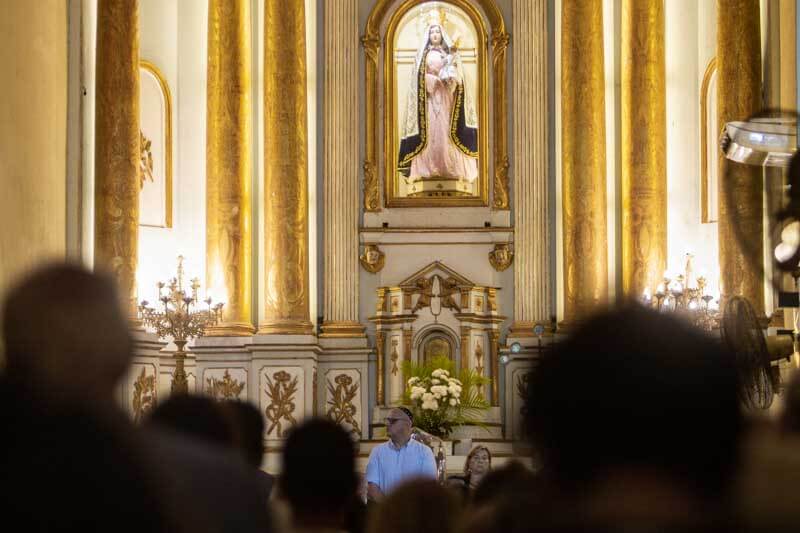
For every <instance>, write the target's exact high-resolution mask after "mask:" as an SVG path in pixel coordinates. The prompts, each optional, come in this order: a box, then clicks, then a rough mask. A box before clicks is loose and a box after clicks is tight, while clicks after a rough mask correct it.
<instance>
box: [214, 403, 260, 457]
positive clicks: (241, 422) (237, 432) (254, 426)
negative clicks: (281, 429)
mask: <svg viewBox="0 0 800 533" xmlns="http://www.w3.org/2000/svg"><path fill="white" fill-rule="evenodd" d="M221 407H222V408H223V410H224V411H225V412H226V414H227V415H228V417H229V418H230V419H231V422H232V424H233V433H234V440H235V443H236V448H237V451H239V452H240V453H241V454H242V456H243V457H244V459H245V461H246V462H247V464H249V465H251V466H252V467H254V468H261V462H262V460H263V458H264V417H263V416H262V415H261V412H260V411H259V410H258V408H257V407H256V406H255V405H253V404H251V403H248V402H242V401H238V400H229V401H225V402H222V404H221Z"/></svg>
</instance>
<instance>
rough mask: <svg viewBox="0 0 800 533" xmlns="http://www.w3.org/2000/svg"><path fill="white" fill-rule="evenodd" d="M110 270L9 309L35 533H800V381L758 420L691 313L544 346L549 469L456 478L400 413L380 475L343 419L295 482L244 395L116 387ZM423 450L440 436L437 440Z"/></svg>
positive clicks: (39, 276) (5, 464)
mask: <svg viewBox="0 0 800 533" xmlns="http://www.w3.org/2000/svg"><path fill="white" fill-rule="evenodd" d="M128 328H129V325H128V323H127V320H126V317H125V316H124V313H123V312H122V311H121V306H120V305H119V298H118V296H117V294H116V292H115V288H114V282H113V281H112V279H111V278H110V277H106V276H104V275H101V274H96V273H91V272H88V271H86V270H84V269H83V268H81V267H77V266H71V265H53V266H49V267H46V268H43V269H41V270H38V271H36V272H35V273H33V274H31V275H30V276H29V277H28V278H27V279H25V280H24V281H23V282H22V283H21V284H19V285H18V286H16V287H14V288H12V289H11V290H10V291H9V292H8V295H7V297H6V299H5V302H4V304H3V307H2V334H3V346H4V360H5V368H4V369H3V372H2V374H0V423H1V424H2V427H3V428H4V437H3V439H2V444H1V445H0V446H2V448H3V450H2V454H0V473H1V474H2V475H1V477H0V478H1V479H2V483H3V485H4V487H3V488H4V491H3V492H4V494H5V496H4V498H3V500H2V503H1V504H0V510H2V516H3V519H4V522H5V523H8V524H11V523H20V524H24V526H23V527H24V528H25V529H26V530H32V531H66V530H69V531H95V530H101V529H102V530H104V531H108V530H111V531H131V532H133V531H136V532H139V533H141V532H146V531H170V532H180V531H186V532H192V533H196V532H217V531H219V532H222V531H225V532H238V531H242V532H245V531H247V532H250V531H261V532H270V531H276V532H279V533H280V532H295V531H296V532H304V531H308V532H315V531H320V532H321V531H350V532H357V533H362V532H370V533H372V532H375V533H377V532H389V533H392V532H395V531H397V532H403V533H407V532H409V531H414V532H423V533H424V532H436V533H450V532H453V533H455V532H465V533H473V532H474V533H483V532H488V531H508V532H516V531H572V530H578V529H579V530H583V531H600V530H603V531H630V530H633V531H638V530H692V531H696V530H700V529H702V530H716V531H730V530H762V529H764V528H767V527H769V528H771V529H776V528H780V527H787V528H794V527H796V526H798V525H800V497H798V496H795V494H797V493H798V490H797V488H798V487H800V422H798V420H800V378H795V379H794V380H793V381H791V382H790V383H789V384H788V385H787V387H786V391H785V392H784V394H783V399H784V402H785V408H784V411H783V415H782V416H781V417H780V419H779V420H778V421H776V422H772V421H765V420H763V419H762V420H757V421H756V420H752V419H751V417H750V416H748V413H745V412H744V411H743V409H742V407H741V404H740V400H739V394H738V392H739V388H738V387H739V384H738V376H737V372H736V368H735V365H734V361H733V358H732V357H730V355H729V354H728V353H727V352H726V351H725V349H724V348H723V347H722V345H721V343H719V342H717V341H716V340H714V339H713V338H711V337H708V336H706V335H705V334H703V333H701V332H699V331H696V330H694V329H692V327H690V326H688V325H686V324H685V323H684V322H682V321H681V320H680V319H679V318H675V317H670V316H665V315H663V314H658V313H655V312H651V311H648V310H644V309H641V308H639V307H635V306H623V307H621V308H618V309H614V310H609V311H607V312H604V313H602V314H598V315H597V316H595V317H594V318H590V319H589V320H587V321H586V322H584V323H583V324H581V325H579V326H578V327H577V328H576V329H575V330H574V331H572V332H571V334H570V335H569V336H568V337H567V338H566V339H565V340H564V341H563V342H560V343H558V345H557V346H556V347H555V348H554V349H553V350H552V351H549V352H547V353H545V354H543V355H542V356H541V358H540V360H539V361H538V362H537V366H536V367H535V369H534V371H533V372H532V374H531V376H530V380H529V383H530V386H529V389H528V398H527V410H526V417H527V419H526V424H527V434H528V435H530V439H531V444H532V449H534V450H535V453H536V455H537V461H536V464H537V465H540V466H539V468H537V469H536V470H535V471H534V470H532V469H531V468H529V467H528V466H525V465H523V464H521V463H517V462H511V463H508V464H506V465H504V466H502V467H499V468H492V454H491V451H490V450H489V449H488V448H486V447H482V446H479V447H476V448H474V449H473V450H472V451H471V452H470V454H469V457H468V458H467V461H466V463H465V466H464V472H463V475H457V476H451V477H450V478H449V479H448V480H447V482H446V483H444V484H442V483H439V481H438V480H437V478H436V470H435V465H433V463H432V461H433V454H432V453H431V452H430V450H429V449H428V448H427V447H425V446H424V445H420V444H419V443H417V442H416V441H414V440H413V439H411V438H410V435H411V429H412V427H413V415H412V413H411V412H409V411H407V410H405V409H402V408H398V409H393V410H392V411H391V412H390V415H389V417H388V418H387V433H388V435H389V437H390V438H389V440H388V441H387V443H386V444H385V445H382V446H380V447H377V448H375V450H373V453H372V456H371V457H370V462H369V465H368V467H367V474H366V475H365V476H364V477H361V476H360V475H359V474H357V472H356V453H357V449H356V445H355V443H354V441H353V439H352V437H351V435H350V434H348V433H347V432H346V431H345V430H344V429H342V428H341V427H340V426H338V425H336V424H335V423H333V422H331V421H328V420H324V419H309V420H306V421H304V422H303V423H301V424H299V425H298V426H297V427H295V428H294V429H293V430H292V431H291V432H290V433H289V435H288V437H287V439H286V441H285V443H284V446H283V457H282V465H281V471H280V475H279V476H278V477H277V479H273V477H272V476H270V475H268V474H266V473H265V472H263V471H262V470H261V468H260V466H261V462H262V459H263V454H264V448H263V440H262V433H263V430H264V427H263V419H262V418H261V414H260V413H259V411H258V409H257V408H255V407H254V406H251V405H249V404H247V403H245V402H238V401H223V402H220V401H215V400H211V399H209V398H205V397H201V396H173V397H171V398H169V399H168V400H166V401H164V402H162V403H161V404H159V405H158V406H157V408H156V409H154V410H153V411H152V413H150V415H149V417H148V418H147V419H146V420H145V421H144V423H143V424H140V425H134V424H133V423H132V422H131V421H130V419H129V417H128V416H127V415H126V414H125V413H124V412H123V411H122V410H121V409H120V408H119V407H118V403H117V400H116V398H115V391H116V387H117V384H118V382H119V380H120V379H121V378H122V376H123V375H125V373H126V370H127V368H128V365H129V364H130V362H131V360H132V356H133V345H132V341H131V337H130V334H129V329H128ZM420 446H421V447H420Z"/></svg>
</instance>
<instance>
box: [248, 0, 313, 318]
mask: <svg viewBox="0 0 800 533" xmlns="http://www.w3.org/2000/svg"><path fill="white" fill-rule="evenodd" d="M305 32H306V27H305V3H304V2H302V1H291V2H286V1H285V0H264V224H265V227H264V257H265V275H264V279H265V287H264V293H265V300H266V301H265V314H264V320H263V321H262V322H261V323H260V324H259V333H264V334H311V333H312V332H313V328H312V324H311V322H310V320H309V274H308V269H309V264H308V154H307V152H308V143H307V137H308V132H307V122H308V119H307V114H306V106H307V102H306V34H305Z"/></svg>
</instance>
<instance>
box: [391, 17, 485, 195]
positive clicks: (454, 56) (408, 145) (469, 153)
mask: <svg viewBox="0 0 800 533" xmlns="http://www.w3.org/2000/svg"><path fill="white" fill-rule="evenodd" d="M414 65H415V70H414V73H415V74H416V75H412V76H411V84H410V85H411V86H410V88H409V91H408V96H407V103H406V116H405V120H404V122H403V125H402V129H401V131H402V135H401V138H400V152H399V156H398V170H399V171H400V173H401V174H402V175H403V176H405V177H406V178H407V181H408V182H409V183H411V182H414V181H417V180H424V179H426V178H437V179H445V180H464V181H466V182H468V183H472V182H474V181H475V180H476V179H477V177H478V160H477V158H478V120H477V115H476V113H475V108H474V104H473V100H472V98H473V95H471V94H469V91H468V88H467V86H466V84H465V83H464V73H463V70H462V68H461V58H460V56H459V53H458V49H457V47H456V45H455V44H454V43H453V40H452V39H451V38H450V36H449V35H448V34H447V32H446V31H445V29H444V26H443V25H442V23H441V21H440V20H433V21H431V22H430V23H429V24H428V27H427V30H426V31H425V33H424V34H423V42H422V43H421V46H420V47H419V49H418V52H417V55H416V60H415V63H414Z"/></svg>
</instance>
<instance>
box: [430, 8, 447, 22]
mask: <svg viewBox="0 0 800 533" xmlns="http://www.w3.org/2000/svg"><path fill="white" fill-rule="evenodd" d="M425 21H426V22H427V23H428V26H440V27H444V23H445V22H446V21H447V11H445V10H444V8H442V7H432V8H431V9H430V10H429V11H428V13H427V14H426V15H425Z"/></svg>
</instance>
